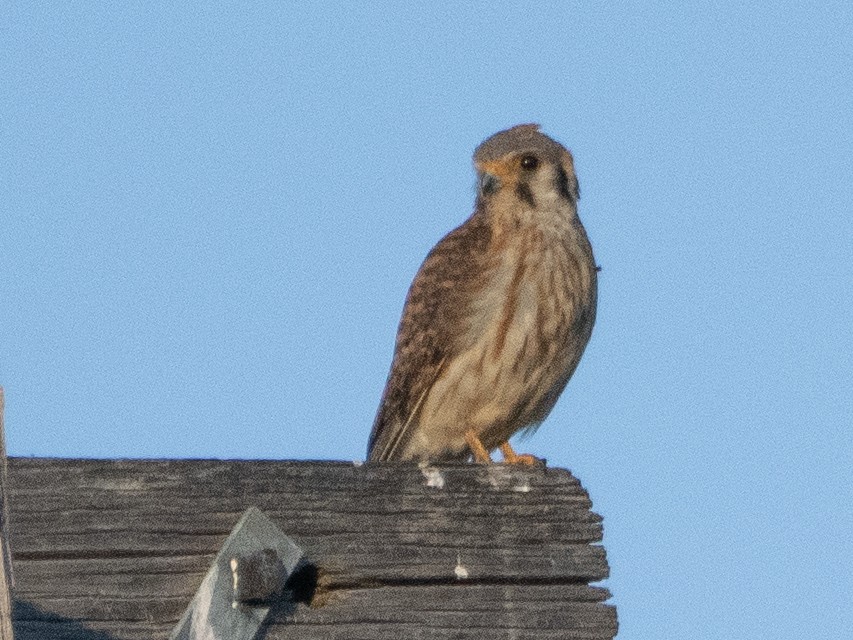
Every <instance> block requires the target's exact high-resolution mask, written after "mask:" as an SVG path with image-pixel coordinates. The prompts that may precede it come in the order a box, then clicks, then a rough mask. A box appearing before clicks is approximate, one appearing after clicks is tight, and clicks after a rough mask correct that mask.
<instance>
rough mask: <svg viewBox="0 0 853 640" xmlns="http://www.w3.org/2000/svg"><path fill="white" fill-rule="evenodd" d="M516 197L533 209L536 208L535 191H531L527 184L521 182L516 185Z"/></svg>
mask: <svg viewBox="0 0 853 640" xmlns="http://www.w3.org/2000/svg"><path fill="white" fill-rule="evenodd" d="M515 195H517V196H518V199H519V200H522V201H524V202H526V203H527V204H529V205H530V206H531V207H532V208H534V209H535V208H536V199H535V198H534V197H533V191H531V190H530V185H528V184H527V183H525V182H519V183H518V184H517V185H515Z"/></svg>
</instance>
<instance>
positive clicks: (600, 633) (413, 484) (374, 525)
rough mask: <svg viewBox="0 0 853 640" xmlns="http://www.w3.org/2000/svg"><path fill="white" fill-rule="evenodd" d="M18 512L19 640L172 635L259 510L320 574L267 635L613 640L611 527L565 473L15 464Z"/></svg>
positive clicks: (339, 465)
mask: <svg viewBox="0 0 853 640" xmlns="http://www.w3.org/2000/svg"><path fill="white" fill-rule="evenodd" d="M9 501H10V507H11V536H12V550H13V554H14V560H15V568H16V579H17V583H16V590H15V609H14V619H15V631H16V634H17V636H18V638H19V640H20V639H21V638H24V639H35V638H44V639H48V640H50V639H52V638H63V639H68V640H70V639H74V640H105V639H107V638H113V639H118V638H121V639H127V640H131V639H136V638H167V637H168V635H169V633H170V631H171V629H172V628H173V627H174V625H175V624H176V623H177V621H178V619H179V618H180V616H181V614H182V613H183V611H184V610H185V609H186V607H187V605H188V604H189V602H190V600H191V598H192V596H193V594H194V593H195V591H196V589H197V588H198V586H199V584H200V583H201V581H202V579H203V577H204V575H205V573H206V572H207V570H208V568H209V566H210V563H211V562H212V560H213V558H214V556H215V555H216V553H217V552H218V551H219V549H220V548H221V546H222V544H223V542H224V541H225V539H226V537H227V536H228V534H229V532H230V531H231V529H232V528H233V527H234V525H235V523H236V522H237V520H238V519H239V517H240V515H241V514H242V512H243V511H244V510H245V509H246V508H248V507H249V506H252V505H254V506H256V507H258V508H259V509H261V510H262V511H263V512H264V513H265V514H266V515H267V516H269V517H270V518H271V519H272V520H273V521H274V522H275V523H276V525H277V526H278V527H280V528H281V529H282V531H283V532H285V533H286V534H287V535H288V536H289V537H291V538H292V539H293V540H294V542H296V544H298V545H299V546H300V547H301V548H302V549H303V550H304V551H305V554H306V557H307V558H308V559H309V560H310V562H311V563H313V565H314V568H315V569H316V573H315V577H316V584H313V583H312V584H311V585H309V587H310V588H308V591H307V592H308V593H309V596H313V597H308V598H306V600H310V601H311V602H310V604H309V603H307V602H306V603H302V604H299V605H297V606H295V607H292V608H291V610H288V611H280V612H278V614H277V616H276V617H275V623H274V624H273V625H272V626H271V627H270V629H269V632H268V634H267V636H266V637H267V638H270V639H275V638H297V637H298V638H317V639H318V640H319V639H320V638H329V639H334V638H372V639H378V640H382V639H384V638H388V639H391V638H393V640H400V639H401V638H472V639H473V638H531V639H532V638H558V637H559V638H575V637H577V638H612V637H613V636H614V635H615V631H616V618H615V610H614V609H613V607H612V606H610V605H608V604H606V603H605V601H606V599H607V598H608V596H609V594H608V593H607V591H606V590H604V589H600V588H596V587H593V586H588V585H589V583H590V582H596V581H598V580H602V579H604V578H605V577H607V574H608V567H607V562H606V558H605V554H604V550H603V548H601V547H600V546H598V545H596V544H594V543H596V542H598V541H600V540H601V535H602V528H601V518H600V517H599V516H597V515H595V514H594V513H592V512H591V511H590V508H591V503H590V500H589V496H588V495H587V493H586V491H585V490H584V489H583V487H581V485H580V483H579V482H578V481H577V480H576V479H575V478H574V477H573V476H572V475H571V474H570V473H569V472H568V471H565V470H561V469H546V468H544V467H538V468H533V469H529V468H510V467H506V466H503V465H493V466H490V467H481V466H475V465H457V466H449V467H441V468H435V469H422V468H419V467H418V466H415V465H407V464H378V465H356V464H352V463H343V462H292V461H283V462H279V461H257V460H256V461H221V460H62V459H38V458H32V459H29V458H12V459H10V461H9ZM297 586H299V585H297ZM302 587H304V585H302V586H299V588H302Z"/></svg>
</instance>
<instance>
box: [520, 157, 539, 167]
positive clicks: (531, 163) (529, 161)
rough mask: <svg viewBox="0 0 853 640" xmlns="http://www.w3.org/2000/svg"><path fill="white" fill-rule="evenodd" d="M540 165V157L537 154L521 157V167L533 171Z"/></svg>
mask: <svg viewBox="0 0 853 640" xmlns="http://www.w3.org/2000/svg"><path fill="white" fill-rule="evenodd" d="M538 166H539V159H538V158H537V157H536V156H524V157H523V158H522V159H521V168H522V169H527V170H528V171H533V170H534V169H535V168H536V167H538Z"/></svg>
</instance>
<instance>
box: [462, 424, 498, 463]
mask: <svg viewBox="0 0 853 640" xmlns="http://www.w3.org/2000/svg"><path fill="white" fill-rule="evenodd" d="M465 442H467V443H468V448H469V449H471V455H473V456H474V462H477V463H479V464H491V462H492V456H490V455H489V452H488V450H487V449H486V447H484V446H483V443H482V442H480V438H478V437H477V434H476V433H474V431H473V430H472V429H468V431H466V432H465Z"/></svg>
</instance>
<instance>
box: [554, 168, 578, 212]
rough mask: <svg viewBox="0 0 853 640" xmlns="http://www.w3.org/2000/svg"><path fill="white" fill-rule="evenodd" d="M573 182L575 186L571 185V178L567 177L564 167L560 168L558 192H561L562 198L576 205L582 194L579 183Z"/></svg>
mask: <svg viewBox="0 0 853 640" xmlns="http://www.w3.org/2000/svg"><path fill="white" fill-rule="evenodd" d="M572 182H573V183H574V184H572V185H570V184H569V176H568V175H566V170H565V169H563V167H559V168H558V169H557V190H558V191H559V192H560V195H561V196H563V197H564V198H565V199H566V200H568V201H569V202H571V203H572V204H574V203H575V202H576V201H577V199H578V198H579V197H580V193H579V190H578V181H577V180H573V181H572Z"/></svg>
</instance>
